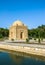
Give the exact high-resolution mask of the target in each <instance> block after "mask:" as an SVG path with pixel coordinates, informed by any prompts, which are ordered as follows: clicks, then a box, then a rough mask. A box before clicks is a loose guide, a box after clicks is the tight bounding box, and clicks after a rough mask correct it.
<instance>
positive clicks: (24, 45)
mask: <svg viewBox="0 0 45 65" xmlns="http://www.w3.org/2000/svg"><path fill="white" fill-rule="evenodd" d="M0 44H5V45H12V46H23V47H32V48H41V49H45V45H41V44H26V43H10V42H5V41H4V42H0Z"/></svg>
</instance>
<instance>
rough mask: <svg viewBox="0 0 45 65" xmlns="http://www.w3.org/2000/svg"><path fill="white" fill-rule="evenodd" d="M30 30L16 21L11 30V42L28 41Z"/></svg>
mask: <svg viewBox="0 0 45 65" xmlns="http://www.w3.org/2000/svg"><path fill="white" fill-rule="evenodd" d="M27 38H28V29H27V26H25V25H24V24H23V23H22V22H21V21H20V20H17V21H15V22H14V23H13V24H12V26H11V27H10V29H9V40H12V39H14V40H26V39H27Z"/></svg>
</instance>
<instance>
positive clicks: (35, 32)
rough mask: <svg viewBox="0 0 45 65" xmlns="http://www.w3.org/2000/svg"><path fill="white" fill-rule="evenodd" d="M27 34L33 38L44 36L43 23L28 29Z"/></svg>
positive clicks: (44, 28)
mask: <svg viewBox="0 0 45 65" xmlns="http://www.w3.org/2000/svg"><path fill="white" fill-rule="evenodd" d="M28 36H29V37H33V38H39V37H40V38H45V25H42V26H38V27H37V28H35V29H31V30H30V29H28Z"/></svg>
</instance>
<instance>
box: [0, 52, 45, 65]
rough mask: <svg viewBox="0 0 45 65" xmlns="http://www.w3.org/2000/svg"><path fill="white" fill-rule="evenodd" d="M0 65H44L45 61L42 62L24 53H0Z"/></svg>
mask: <svg viewBox="0 0 45 65" xmlns="http://www.w3.org/2000/svg"><path fill="white" fill-rule="evenodd" d="M0 65H45V59H44V60H43V59H41V58H38V57H33V56H29V55H26V54H24V53H17V52H14V53H13V52H12V53H7V52H0Z"/></svg>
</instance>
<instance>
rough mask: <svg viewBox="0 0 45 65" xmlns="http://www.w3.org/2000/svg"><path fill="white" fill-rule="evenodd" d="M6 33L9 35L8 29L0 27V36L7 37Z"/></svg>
mask: <svg viewBox="0 0 45 65" xmlns="http://www.w3.org/2000/svg"><path fill="white" fill-rule="evenodd" d="M8 35H9V30H8V29H5V28H0V38H3V37H8Z"/></svg>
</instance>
